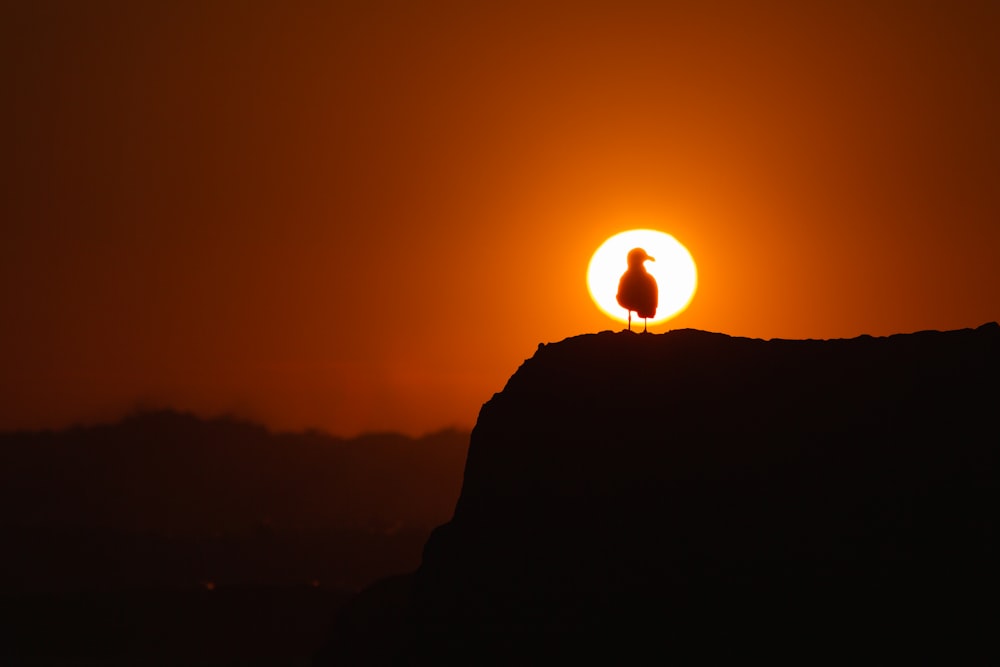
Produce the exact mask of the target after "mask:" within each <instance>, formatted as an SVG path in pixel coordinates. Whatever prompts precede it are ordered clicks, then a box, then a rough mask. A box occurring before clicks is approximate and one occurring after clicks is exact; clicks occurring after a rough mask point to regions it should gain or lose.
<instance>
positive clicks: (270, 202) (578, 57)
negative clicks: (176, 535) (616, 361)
mask: <svg viewBox="0 0 1000 667" xmlns="http://www.w3.org/2000/svg"><path fill="white" fill-rule="evenodd" d="M998 32H1000V3H997V2H993V1H989V0H988V1H983V2H962V1H949V2H943V1H942V2H929V1H926V2H925V1H920V0H898V1H886V0H865V1H863V2H854V1H850V0H848V1H845V0H840V1H837V2H825V1H822V0H819V1H816V2H806V3H803V2H798V1H795V2H766V1H763V2H723V1H719V2H667V1H665V0H664V1H662V2H661V1H656V2H629V1H628V0H613V1H607V2H595V1H588V0H573V1H567V2H546V1H544V0H531V1H525V2H522V1H518V0H504V1H501V2H492V1H490V0H482V1H477V2H437V1H433V0H429V1H421V2H413V1H401V2H393V1H379V0H365V1H358V2H352V1H344V2H294V1H290V2H280V3H279V2H264V1H260V2H246V1H243V0H241V1H238V2H221V1H219V2H216V1H212V0H205V1H201V0H198V1H186V0H178V1H169V2H167V1H163V2H134V1H132V0H93V1H88V2H76V1H74V0H64V1H56V0H13V1H11V0H8V1H5V2H3V3H0V77H2V78H0V80H2V85H3V89H4V95H3V100H4V101H3V103H2V105H0V141H2V143H0V169H2V174H0V177H2V180H0V234H2V236H0V429H4V430H6V429H22V428H61V427H64V426H67V425H70V424H82V423H91V422H95V421H103V420H110V419H114V418H117V417H119V416H121V415H122V414H125V413H127V412H130V411H133V410H135V409H142V408H159V407H172V408H177V409H181V410H190V411H194V412H196V413H198V414H203V415H206V416H210V415H218V414H231V415H237V416H241V417H245V418H249V419H253V420H256V421H259V422H262V423H264V424H266V425H268V426H270V427H271V428H274V429H277V430H301V429H305V428H318V429H321V430H325V431H328V432H330V433H333V434H339V435H345V436H349V435H354V434H357V433H361V432H365V431H389V430H393V431H401V432H404V433H410V434H414V435H417V434H421V433H425V432H429V431H433V430H436V429H439V428H445V427H458V428H470V427H471V426H472V425H473V424H474V423H475V420H476V416H477V414H478V411H479V408H480V407H481V405H482V404H483V403H484V402H486V401H487V400H489V399H490V397H491V396H492V395H493V393H494V392H498V391H500V390H501V389H502V388H503V386H504V383H505V382H506V380H507V378H508V377H509V376H510V375H511V374H512V373H513V372H514V371H515V370H516V369H517V367H518V366H519V365H520V364H521V363H522V361H523V360H524V359H526V358H528V357H530V356H531V355H532V354H533V353H534V351H535V349H536V347H537V345H538V343H542V342H546V343H548V342H555V341H559V340H562V339H564V338H567V337H569V336H575V335H579V334H584V333H592V332H598V331H602V330H607V329H619V328H621V326H622V325H621V324H620V323H618V322H615V321H613V320H611V319H609V318H608V317H607V316H606V315H604V314H603V313H602V312H601V311H600V310H599V309H598V308H597V307H596V306H595V305H594V303H593V301H592V300H591V298H590V296H589V294H588V291H587V287H586V282H585V274H586V270H587V265H588V262H589V260H590V257H591V255H592V254H593V252H594V251H595V250H596V249H597V248H598V246H599V245H600V244H601V243H602V242H603V241H604V240H605V239H606V238H608V237H610V236H611V235H613V234H615V233H617V232H620V231H623V230H627V229H631V228H653V229H659V230H662V231H664V232H667V233H669V234H671V235H673V236H674V237H675V238H676V239H677V240H678V241H680V242H681V243H682V244H684V245H685V246H686V247H687V249H688V250H689V251H690V253H691V254H692V256H693V257H694V260H695V262H696V264H697V268H698V281H699V282H698V291H697V293H696V294H695V296H694V299H693V300H692V301H691V304H690V306H689V307H688V308H687V309H686V310H685V311H683V312H682V313H681V314H680V315H678V316H677V317H675V318H674V319H672V320H670V321H668V322H666V323H663V324H661V325H658V326H657V327H651V330H652V331H654V332H664V331H668V330H670V329H677V328H688V327H691V328H697V329H702V330H707V331H717V332H722V333H727V334H730V335H735V336H749V337H754V338H843V337H854V336H858V335H861V334H871V335H876V336H884V335H890V334H893V333H903V332H911V331H919V330H924V329H942V330H943V329H957V328H964V327H975V326H978V325H980V324H983V323H985V322H989V321H995V320H998V319H1000V273H998V271H997V267H998V265H1000V130H998V127H997V123H998V119H1000V40H998V39H996V35H997V34H998ZM623 268H624V265H623Z"/></svg>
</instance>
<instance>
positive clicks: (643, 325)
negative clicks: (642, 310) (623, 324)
mask: <svg viewBox="0 0 1000 667" xmlns="http://www.w3.org/2000/svg"><path fill="white" fill-rule="evenodd" d="M642 333H646V318H645V317H644V318H642Z"/></svg>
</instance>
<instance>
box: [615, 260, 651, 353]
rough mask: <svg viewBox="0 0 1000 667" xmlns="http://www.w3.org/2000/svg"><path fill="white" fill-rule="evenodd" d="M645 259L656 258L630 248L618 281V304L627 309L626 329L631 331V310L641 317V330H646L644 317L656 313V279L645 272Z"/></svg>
mask: <svg viewBox="0 0 1000 667" xmlns="http://www.w3.org/2000/svg"><path fill="white" fill-rule="evenodd" d="M646 260H649V261H651V262H655V261H656V259H655V258H653V257H650V256H649V255H647V254H646V251H645V250H643V249H642V248H632V249H631V250H629V252H628V270H627V271H625V273H623V274H622V277H621V280H619V281H618V305H620V306H621V307H622V308H625V309H627V310H628V330H629V331H632V311H633V310H634V311H635V314H636V315H637V316H639V317H641V318H642V331H643V333H645V332H646V318H647V317H654V316H655V315H656V304H657V301H658V298H659V291H658V290H657V287H656V279H655V278H653V276H651V275H649V273H647V272H646V267H645V265H644V264H643V262H645V261H646Z"/></svg>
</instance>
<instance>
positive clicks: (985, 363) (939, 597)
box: [326, 323, 1000, 664]
mask: <svg viewBox="0 0 1000 667" xmlns="http://www.w3.org/2000/svg"><path fill="white" fill-rule="evenodd" d="M998 371H1000V327H997V325H996V324H995V323H994V324H989V325H984V326H982V327H980V328H978V329H963V330H958V331H946V332H937V331H926V332H919V333H914V334H904V335H895V336H889V337H887V338H874V337H871V336H861V337H858V338H854V339H848V340H822V341H820V340H769V341H765V340H754V339H747V338H736V337H731V336H726V335H723V334H718V333H709V332H704V331H697V330H691V329H686V330H678V331H671V332H669V333H666V334H661V335H653V334H634V333H629V332H621V333H612V332H602V333H599V334H590V335H583V336H577V337H574V338H569V339H566V340H564V341H562V342H560V343H555V344H549V345H544V346H539V348H538V350H537V351H536V353H535V355H534V356H533V357H532V358H530V359H528V360H527V361H525V362H524V364H523V365H522V366H521V367H520V368H519V369H518V370H517V372H516V373H515V374H514V375H513V376H512V377H511V378H510V380H509V381H508V382H507V385H506V387H504V389H503V391H502V392H500V393H498V394H496V395H494V396H493V398H492V399H491V400H490V401H489V402H487V403H486V404H485V405H484V406H483V408H482V411H481V412H480V415H479V420H478V422H477V424H476V427H475V429H474V431H473V434H472V439H471V444H470V448H469V454H468V459H467V462H466V469H465V479H464V485H463V488H462V493H461V497H460V498H459V501H458V504H457V506H456V509H455V514H454V517H453V518H452V520H451V521H450V522H449V523H447V524H445V525H444V526H441V527H439V528H438V529H436V530H435V531H434V533H433V534H432V535H431V538H430V540H429V541H428V543H427V545H426V547H425V551H424V558H423V564H422V566H421V567H420V569H419V570H418V571H417V572H416V573H415V574H414V575H413V577H412V581H411V582H410V584H409V585H410V586H411V589H410V591H409V597H408V599H407V600H406V601H405V602H404V603H401V605H402V607H403V608H404V609H403V610H402V611H397V613H395V615H394V618H396V619H402V620H397V622H395V623H394V624H393V627H392V629H391V630H389V629H388V628H386V632H385V638H384V643H383V646H392V650H391V651H388V652H387V651H382V652H381V654H380V656H379V661H380V662H379V664H427V663H436V662H450V663H455V662H457V663H462V664H536V663H538V664H541V663H546V664H548V663H550V662H552V661H554V660H558V661H565V660H567V659H570V660H584V659H586V660H588V661H592V659H594V658H595V657H599V658H603V659H604V660H605V661H614V662H622V661H624V662H626V663H628V662H633V661H637V660H639V659H644V658H645V656H646V654H647V653H648V652H649V651H652V652H653V656H654V657H655V658H656V659H657V660H669V659H671V658H673V659H678V660H681V661H683V662H692V661H694V662H715V661H718V660H720V659H734V658H738V659H741V660H743V659H747V658H748V657H757V658H768V659H770V660H772V661H779V662H793V661H794V662H796V663H797V664H801V662H803V661H805V662H810V663H815V662H834V661H843V660H845V659H849V660H852V661H856V658H857V656H858V653H857V651H859V650H862V649H864V650H865V651H874V653H871V652H868V653H865V654H864V655H865V656H866V659H865V661H868V658H871V659H872V660H874V661H878V660H880V659H883V658H884V659H886V660H891V661H898V660H899V659H900V658H901V657H904V656H908V657H919V658H921V659H927V658H928V656H930V655H932V654H933V647H929V646H927V645H926V642H924V639H926V638H927V637H930V636H938V637H946V638H947V641H945V642H944V643H943V644H942V645H941V646H942V647H943V649H942V650H946V651H947V652H946V653H943V654H942V656H948V657H949V658H950V659H954V657H955V652H956V651H958V650H960V649H967V650H970V651H976V650H977V649H975V647H977V646H980V644H978V643H977V642H978V641H982V642H983V643H982V646H986V642H985V638H986V637H987V636H988V634H989V633H990V632H991V630H989V628H990V627H991V626H992V623H991V622H990V620H989V617H987V616H984V615H983V614H982V613H981V612H980V611H979V609H980V605H983V608H989V605H992V601H993V599H994V596H995V593H996V592H997V590H996V589H997V587H996V585H995V581H994V574H993V571H994V569H995V561H996V557H997V548H996V546H997V545H996V510H995V507H997V506H1000V503H997V500H998V498H997V496H998V493H997V488H998V487H997V475H996V452H997V443H998V438H997V431H996V422H997V413H998V408H997V406H998V405H1000V390H998V386H1000V385H998V383H997V382H996V379H997V377H1000V373H998ZM397 604H400V603H397ZM956 619H958V620H959V621H960V622H961V624H962V628H963V629H962V632H961V634H960V635H952V634H948V633H942V632H943V628H945V627H946V626H949V625H951V624H952V623H953V622H954V621H955V620H956ZM368 636H369V637H370V636H371V633H369V634H368ZM393 638H394V639H393ZM918 640H919V641H918ZM339 641H341V642H344V641H346V644H344V646H345V650H347V647H348V646H349V644H350V640H349V639H348V640H345V638H344V636H343V634H341V635H340V639H339ZM369 641H370V640H369ZM801 646H808V647H809V653H806V654H803V653H801V651H800V650H799V648H800V647H801ZM354 648H356V647H352V648H351V650H352V651H353V652H352V655H356V654H357V651H355V650H354ZM334 649H335V647H334ZM336 653H337V651H336V650H332V651H328V653H327V654H326V655H327V656H330V655H334V654H336ZM974 655H976V656H977V657H982V656H981V653H974ZM880 656H881V657H880Z"/></svg>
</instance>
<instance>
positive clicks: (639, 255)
mask: <svg viewBox="0 0 1000 667" xmlns="http://www.w3.org/2000/svg"><path fill="white" fill-rule="evenodd" d="M647 259H648V260H649V261H651V262H655V261H656V258H655V257H650V256H649V255H647V254H646V251H645V250H643V249H642V248H632V249H631V250H629V251H628V265H629V268H637V267H640V266H642V263H643V262H645V261H646V260H647Z"/></svg>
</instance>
